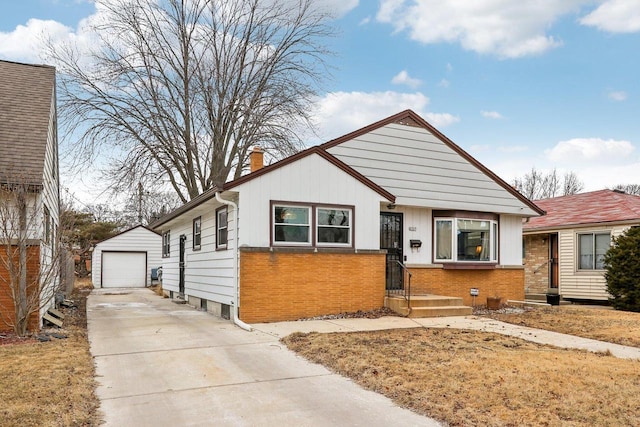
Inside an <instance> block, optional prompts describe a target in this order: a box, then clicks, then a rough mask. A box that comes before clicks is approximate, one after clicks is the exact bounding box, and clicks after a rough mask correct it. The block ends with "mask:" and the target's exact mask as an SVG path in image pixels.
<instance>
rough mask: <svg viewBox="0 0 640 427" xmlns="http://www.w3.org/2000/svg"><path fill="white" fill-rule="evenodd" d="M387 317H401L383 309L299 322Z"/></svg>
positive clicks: (351, 312)
mask: <svg viewBox="0 0 640 427" xmlns="http://www.w3.org/2000/svg"><path fill="white" fill-rule="evenodd" d="M386 316H400V315H399V314H398V313H396V312H395V311H393V310H391V309H390V308H386V307H382V308H378V309H375V310H369V311H360V310H359V311H350V312H345V313H339V314H327V315H324V316H316V317H305V318H303V319H298V321H301V322H304V321H306V320H335V319H379V318H380V317H386Z"/></svg>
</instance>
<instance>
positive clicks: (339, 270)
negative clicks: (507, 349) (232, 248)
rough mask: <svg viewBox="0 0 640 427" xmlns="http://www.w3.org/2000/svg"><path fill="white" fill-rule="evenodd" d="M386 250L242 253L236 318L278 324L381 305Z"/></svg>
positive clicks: (371, 308)
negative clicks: (384, 251) (372, 251)
mask: <svg viewBox="0 0 640 427" xmlns="http://www.w3.org/2000/svg"><path fill="white" fill-rule="evenodd" d="M384 283H385V255H384V253H324V252H319V253H312V252H305V253H299V252H298V253H296V252H295V251H293V252H286V251H284V252H280V251H276V252H269V251H268V250H265V251H242V250H241V253H240V310H239V311H240V319H241V320H243V321H244V322H248V323H257V322H277V321H284V320H295V319H300V318H304V317H313V316H319V315H325V314H337V313H343V312H352V311H358V310H373V309H376V308H380V307H382V306H383V304H384V293H385V284H384Z"/></svg>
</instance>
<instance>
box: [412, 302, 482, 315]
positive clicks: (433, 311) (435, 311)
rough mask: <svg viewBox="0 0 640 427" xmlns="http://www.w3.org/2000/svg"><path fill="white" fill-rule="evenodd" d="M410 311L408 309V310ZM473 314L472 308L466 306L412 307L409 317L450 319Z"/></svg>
mask: <svg viewBox="0 0 640 427" xmlns="http://www.w3.org/2000/svg"><path fill="white" fill-rule="evenodd" d="M406 310H407V311H408V309H406ZM472 313H473V309H472V308H471V307H467V306H465V305H460V306H453V305H450V306H445V307H411V313H409V316H408V317H448V316H470V315H471V314H472Z"/></svg>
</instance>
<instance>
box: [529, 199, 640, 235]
mask: <svg viewBox="0 0 640 427" xmlns="http://www.w3.org/2000/svg"><path fill="white" fill-rule="evenodd" d="M535 204H536V205H538V206H539V207H540V208H542V209H544V210H545V211H547V214H546V215H544V216H539V217H535V218H530V219H529V220H528V222H526V223H525V224H524V225H523V230H524V231H525V232H527V231H536V230H542V229H553V228H563V227H571V226H577V225H586V224H601V223H610V222H624V221H638V222H640V196H636V195H633V194H625V193H621V192H618V191H614V190H599V191H592V192H589V193H581V194H573V195H570V196H562V197H554V198H551V199H543V200H536V201H535Z"/></svg>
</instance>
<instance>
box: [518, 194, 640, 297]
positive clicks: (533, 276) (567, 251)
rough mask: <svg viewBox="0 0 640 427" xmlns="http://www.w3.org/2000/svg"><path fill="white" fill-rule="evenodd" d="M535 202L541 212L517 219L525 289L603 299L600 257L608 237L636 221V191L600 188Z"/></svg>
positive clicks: (639, 209)
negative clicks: (522, 220)
mask: <svg viewBox="0 0 640 427" xmlns="http://www.w3.org/2000/svg"><path fill="white" fill-rule="evenodd" d="M535 203H536V205H538V206H539V207H540V208H542V209H544V210H545V211H546V212H547V214H546V215H545V216H543V217H537V218H530V219H528V220H527V222H525V223H524V225H523V245H524V250H523V252H524V254H523V256H524V265H525V288H526V292H527V294H528V295H531V296H533V295H535V294H543V293H547V292H550V293H551V292H553V293H558V294H560V295H561V296H562V298H563V299H566V300H594V301H607V300H608V298H609V294H608V293H607V290H606V282H605V279H604V265H603V257H604V254H605V253H606V252H607V250H608V249H609V247H610V244H611V238H612V237H615V236H618V235H619V234H621V233H622V232H623V231H624V230H625V229H627V228H629V227H633V226H638V225H640V196H635V195H631V194H625V193H624V192H620V191H616V190H600V191H592V192H589V193H582V194H574V195H571V196H563V197H554V198H551V199H544V200H537V201H536V202H535Z"/></svg>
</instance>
